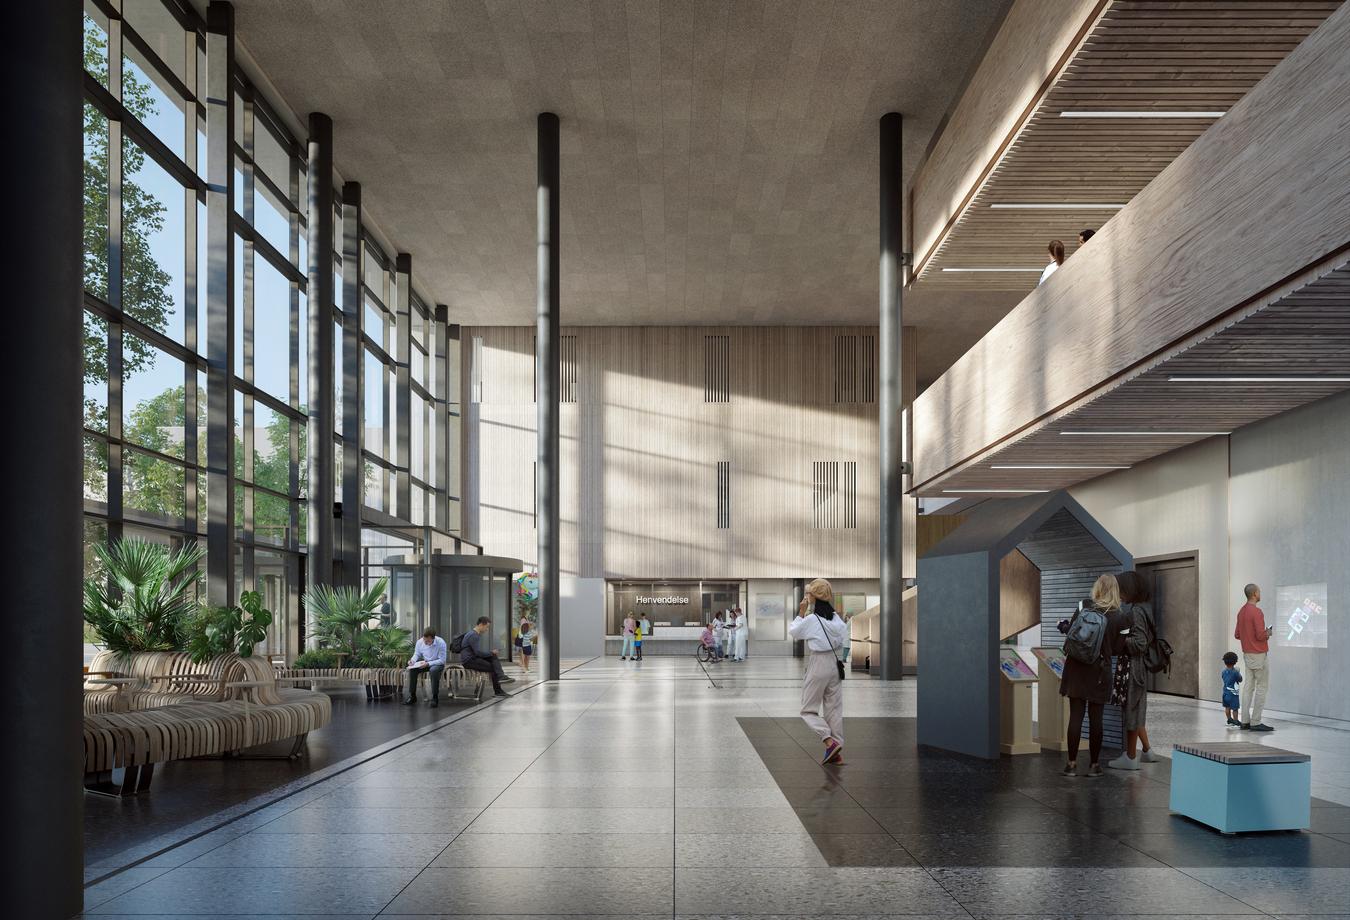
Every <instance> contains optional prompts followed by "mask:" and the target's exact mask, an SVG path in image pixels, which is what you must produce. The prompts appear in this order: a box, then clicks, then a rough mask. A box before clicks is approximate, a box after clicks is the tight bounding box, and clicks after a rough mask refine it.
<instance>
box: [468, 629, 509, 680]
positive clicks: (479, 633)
mask: <svg viewBox="0 0 1350 920" xmlns="http://www.w3.org/2000/svg"><path fill="white" fill-rule="evenodd" d="M491 625H492V621H491V620H489V619H488V618H487V617H479V618H478V623H477V624H475V626H474V628H473V629H471V630H469V631H468V632H466V633H465V634H464V640H463V644H462V650H461V651H460V653H459V660H460V663H461V664H463V665H464V668H465V670H468V671H482V672H483V673H485V674H489V675H491V676H492V693H493V695H494V696H510V694H509V693H507V692H506V691H505V690H503V689H502V676H503V673H504V672H503V669H502V663H501V661H499V660H498V658H497V650H496V649H493V650H492V651H490V652H484V651H482V650H481V648H480V643H482V641H483V636H484V634H486V633H487V631H488V627H490V626H491Z"/></svg>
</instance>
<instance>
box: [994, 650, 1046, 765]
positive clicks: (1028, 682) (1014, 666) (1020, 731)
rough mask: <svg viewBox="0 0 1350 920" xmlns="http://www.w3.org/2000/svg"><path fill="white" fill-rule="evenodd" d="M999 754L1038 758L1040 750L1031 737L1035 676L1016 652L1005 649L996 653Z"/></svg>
mask: <svg viewBox="0 0 1350 920" xmlns="http://www.w3.org/2000/svg"><path fill="white" fill-rule="evenodd" d="M998 670H999V673H1000V674H1002V675H1003V680H1002V681H1000V682H999V709H1000V719H999V750H1000V751H1001V752H1002V753H1004V754H1039V753H1040V750H1041V746H1040V745H1039V744H1037V743H1036V741H1035V739H1034V738H1032V736H1031V688H1032V685H1033V684H1035V683H1036V674H1035V672H1034V671H1032V670H1031V668H1030V667H1028V666H1027V663H1026V662H1025V661H1023V660H1022V656H1021V655H1020V654H1018V651H1017V649H1015V648H1013V647H1011V646H1008V645H1004V646H1000V647H999V650H998Z"/></svg>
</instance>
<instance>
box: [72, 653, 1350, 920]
mask: <svg viewBox="0 0 1350 920" xmlns="http://www.w3.org/2000/svg"><path fill="white" fill-rule="evenodd" d="M709 672H711V673H712V674H713V675H714V676H713V678H712V679H710V678H709ZM800 674H801V665H800V662H797V661H794V660H791V659H751V660H750V661H748V662H745V663H743V664H735V665H731V664H721V665H717V666H715V667H710V668H708V669H706V670H705V669H704V668H702V667H700V666H699V665H698V664H697V663H696V662H695V661H693V660H692V659H689V660H677V659H656V658H653V659H650V660H648V661H646V662H642V663H640V664H633V663H630V662H619V661H615V660H605V661H596V662H593V663H591V664H589V665H586V666H584V667H582V668H579V669H577V670H575V671H573V672H571V673H569V674H568V675H566V676H565V679H564V680H562V681H559V682H556V683H552V684H543V685H539V686H536V687H533V688H531V689H529V690H527V691H525V692H523V693H521V694H520V695H519V696H516V697H514V698H512V699H510V700H506V701H503V702H502V703H501V704H499V705H494V706H491V707H488V708H485V709H482V710H480V711H478V712H476V713H474V714H473V715H470V716H467V717H465V718H463V719H461V720H459V721H457V722H454V723H452V724H450V725H447V726H446V727H445V728H442V729H440V730H437V731H434V732H431V733H430V734H427V735H425V736H424V737H422V738H419V739H417V740H415V741H413V742H411V743H409V744H406V745H404V746H402V747H400V748H398V749H397V750H395V751H392V752H390V753H388V754H385V755H382V756H380V757H377V758H375V759H373V760H371V761H369V762H367V763H365V764H363V765H361V766H359V767H357V768H354V769H352V770H349V771H346V772H344V773H342V774H341V775H339V776H335V777H333V778H331V779H328V780H325V781H323V782H321V783H319V784H317V785H315V786H313V787H312V788H310V789H308V790H306V791H304V792H302V793H299V794H297V795H295V796H292V797H290V798H288V799H286V800H284V801H282V802H278V803H276V804H275V805H272V806H270V807H268V808H265V809H263V810H261V811H259V812H257V813H255V814H252V815H249V816H248V817H246V818H244V819H241V820H239V821H236V822H234V823H232V824H230V825H228V826H227V827H225V828H222V829H220V830H218V831H215V832H213V833H211V834H207V835H205V836H203V837H201V838H198V839H196V840H194V841H192V842H190V843H189V844H187V845H185V846H183V847H179V848H176V849H174V850H171V851H169V852H167V853H164V854H162V855H161V856H159V857H157V858H156V859H155V860H152V861H150V862H148V863H145V864H142V865H140V866H138V867H136V868H134V869H131V870H129V871H127V872H123V873H120V874H118V875H116V876H113V877H112V878H110V879H108V880H106V881H103V882H101V883H99V884H97V885H95V886H92V887H90V888H88V889H86V903H87V905H88V910H89V912H90V914H91V915H99V916H105V915H122V916H138V915H146V914H156V913H158V914H169V915H174V916H185V915H204V914H211V915H215V916H222V917H223V916H252V915H259V914H269V915H300V914H307V915H314V914H319V915H329V916H333V917H338V916H341V917H344V918H358V917H360V918H370V917H375V916H381V917H392V916H400V915H402V916H419V915H422V916H424V915H428V914H432V915H441V916H464V915H478V916H483V917H486V916H504V915H531V916H552V915H572V916H576V915H591V916H594V915H609V916H614V915H619V916H625V917H652V918H655V917H667V918H670V917H686V916H687V917H712V916H733V915H734V916H741V915H758V916H763V915H775V916H784V917H786V916H796V917H808V916H817V917H829V916H854V917H861V916H876V917H880V916H900V915H908V916H914V915H922V916H928V917H950V918H956V917H962V918H968V917H971V916H994V915H1003V916H1008V915H1021V916H1035V917H1045V916H1083V917H1102V916H1143V915H1153V916H1176V915H1189V916H1198V915H1210V916H1214V917H1220V916H1222V917H1230V916H1232V915H1237V914H1261V913H1265V914H1268V915H1278V916H1295V915H1312V914H1319V915H1326V914H1335V913H1340V914H1344V913H1345V912H1346V910H1347V905H1350V807H1346V806H1345V805H1342V804H1335V803H1332V802H1329V801H1326V799H1327V796H1326V795H1324V794H1323V793H1321V792H1318V793H1317V794H1318V795H1320V796H1321V797H1322V799H1323V801H1321V802H1319V803H1318V807H1317V808H1316V809H1315V815H1314V819H1313V821H1314V827H1313V831H1312V832H1311V833H1291V834H1269V835H1256V836H1251V837H1247V836H1243V837H1222V836H1220V835H1217V834H1214V833H1212V832H1210V831H1208V830H1206V829H1204V828H1200V827H1198V826H1196V825H1193V824H1190V823H1189V822H1186V821H1184V820H1182V819H1178V818H1173V817H1171V816H1169V815H1168V813H1167V808H1166V789H1167V785H1166V779H1167V767H1168V764H1167V762H1165V761H1164V762H1163V763H1159V764H1156V765H1153V766H1150V767H1148V768H1146V771H1147V772H1143V773H1140V774H1134V775H1122V774H1114V773H1113V774H1110V775H1108V776H1106V777H1104V778H1102V779H1098V780H1088V779H1086V778H1083V779H1077V780H1066V779H1061V778H1060V777H1058V776H1056V775H1055V771H1056V769H1057V767H1058V766H1059V761H1058V759H1057V758H1053V757H1049V756H1046V757H1040V756H1031V757H1025V758H1019V759H1018V760H1017V761H1016V762H1014V761H1011V760H1009V759H1006V758H1005V759H1004V760H1002V761H999V762H995V763H984V762H980V761H975V760H970V759H967V758H960V757H953V756H948V755H942V754H937V753H934V752H920V751H917V750H916V749H915V747H914V745H913V743H912V739H913V722H912V717H913V715H914V701H915V696H914V690H915V685H914V683H913V682H908V683H905V684H902V685H900V686H896V685H887V684H881V683H879V682H874V681H868V680H850V681H849V682H848V684H847V685H846V688H845V701H846V702H845V707H846V729H847V734H848V761H849V762H848V765H847V766H845V767H841V768H831V769H829V770H826V769H823V768H821V767H820V766H818V765H816V764H815V763H814V757H815V755H816V748H817V744H816V742H815V741H814V739H812V738H811V737H810V736H809V735H808V734H806V733H805V732H804V730H803V726H801V724H800V722H799V721H798V720H797V719H796V718H795V714H796V711H797V708H798V699H799V695H798V687H799V680H800ZM1153 713H1154V720H1153V721H1154V724H1153V726H1152V730H1153V736H1154V738H1155V742H1156V743H1157V745H1158V748H1159V750H1160V751H1163V752H1164V753H1165V749H1164V742H1165V741H1171V740H1183V739H1186V740H1189V739H1192V738H1201V737H1205V733H1207V732H1210V731H1211V730H1212V729H1211V725H1212V723H1215V722H1216V721H1219V720H1221V718H1222V716H1221V715H1219V714H1218V713H1217V710H1215V709H1214V708H1213V707H1208V706H1207V707H1199V706H1193V705H1191V704H1189V703H1185V702H1179V703H1174V702H1171V701H1168V700H1161V699H1160V700H1158V701H1156V702H1155V704H1154V706H1153ZM1216 715H1217V716H1218V719H1217V720H1216ZM1276 725H1277V727H1278V728H1280V729H1281V731H1280V732H1279V733H1278V734H1277V735H1275V736H1273V738H1272V739H1271V741H1272V743H1274V741H1275V740H1276V739H1278V743H1279V744H1280V745H1281V746H1284V747H1290V748H1294V749H1302V750H1313V756H1314V775H1315V779H1316V781H1317V782H1318V787H1319V789H1332V790H1334V789H1339V788H1342V787H1340V786H1337V785H1336V782H1335V781H1336V780H1338V779H1343V777H1344V773H1343V772H1340V767H1341V766H1342V765H1343V764H1344V760H1345V757H1346V755H1347V754H1350V732H1346V731H1341V730H1338V729H1336V728H1332V727H1327V726H1320V725H1301V726H1293V725H1286V724H1284V723H1281V722H1279V721H1278V720H1277V721H1276ZM1319 768H1322V769H1321V772H1319Z"/></svg>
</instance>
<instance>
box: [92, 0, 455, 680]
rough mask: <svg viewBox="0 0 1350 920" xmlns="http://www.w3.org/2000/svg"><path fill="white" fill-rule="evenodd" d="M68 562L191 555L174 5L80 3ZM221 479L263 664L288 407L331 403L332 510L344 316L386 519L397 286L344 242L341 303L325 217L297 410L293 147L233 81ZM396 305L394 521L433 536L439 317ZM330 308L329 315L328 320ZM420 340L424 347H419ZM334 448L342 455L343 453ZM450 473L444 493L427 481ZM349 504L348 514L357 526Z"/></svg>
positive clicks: (191, 399)
mask: <svg viewBox="0 0 1350 920" xmlns="http://www.w3.org/2000/svg"><path fill="white" fill-rule="evenodd" d="M83 59H84V69H85V72H86V76H87V78H86V80H85V95H84V232H83V245H84V267H83V270H84V287H85V297H84V306H85V313H84V418H83V423H84V475H83V480H84V482H83V488H84V506H85V550H86V552H85V567H86V571H87V572H88V573H89V574H90V575H95V574H97V573H96V567H97V563H96V557H95V556H94V553H93V548H94V546H96V545H98V544H102V543H107V542H109V541H112V540H116V539H119V538H121V537H123V536H138V537H142V538H144V539H148V540H152V541H156V542H160V543H163V544H166V545H170V546H176V545H181V544H183V543H184V542H186V541H189V540H197V541H199V542H201V541H205V540H206V539H207V534H208V528H207V526H206V519H207V514H206V509H207V502H206V490H207V477H206V475H205V468H206V441H207V437H206V435H207V428H208V423H209V422H210V421H211V419H209V418H208V412H207V405H208V402H207V395H208V393H207V374H206V371H207V354H208V348H207V346H208V344H216V343H208V341H207V332H208V327H209V323H208V316H207V310H208V303H207V299H206V274H207V271H206V269H207V265H208V262H209V260H208V258H207V240H208V237H207V219H208V218H207V209H206V191H207V188H206V162H207V155H206V154H207V141H208V138H207V135H206V106H205V100H204V98H203V96H204V93H205V85H206V39H205V27H204V23H203V22H202V21H201V19H200V18H199V17H198V16H197V14H196V13H195V12H193V11H192V9H191V8H190V7H189V6H188V5H187V4H186V3H180V2H176V0H121V2H120V3H119V2H107V0H86V2H85V7H84V34H83ZM233 94H234V106H235V117H234V124H233V132H234V135H235V137H234V146H233V149H232V150H230V152H229V153H230V157H231V160H232V163H233V169H234V184H235V191H234V200H233V202H232V212H233V213H232V214H231V216H230V235H229V238H230V245H231V246H232V247H233V256H234V279H233V281H234V299H233V302H232V303H230V304H229V305H228V309H229V310H230V311H231V313H232V319H233V337H234V338H233V341H232V342H230V343H229V345H230V346H231V349H232V351H233V364H232V367H231V368H230V372H231V373H230V375H229V381H228V389H229V392H228V394H227V395H228V405H229V406H230V407H231V409H232V412H233V417H234V427H233V431H232V436H233V463H232V468H231V470H230V471H229V472H230V476H231V477H232V480H233V486H234V494H235V503H234V508H233V515H234V523H235V527H236V534H235V540H236V542H235V545H234V546H233V547H231V550H232V552H233V558H234V560H235V566H236V572H235V581H234V584H233V585H232V586H231V587H232V590H233V591H234V592H235V595H236V596H237V594H238V592H240V591H243V590H257V591H259V592H261V593H262V594H263V596H264V600H265V602H266V603H267V605H268V606H269V607H270V609H272V610H273V612H274V613H275V614H276V619H275V621H274V627H273V630H272V633H271V634H270V635H269V637H268V643H267V646H266V649H265V650H266V651H268V652H292V653H293V652H294V651H296V650H297V649H296V647H295V644H296V641H297V640H298V636H299V623H300V616H299V614H300V610H299V594H300V587H301V579H300V573H301V571H302V562H303V556H304V553H305V552H306V549H307V547H306V539H307V529H308V523H309V522H308V521H307V513H306V512H307V504H306V497H307V495H308V482H307V480H308V443H307V441H308V434H309V429H308V410H309V405H310V402H311V398H312V397H314V396H316V395H321V396H322V397H323V398H331V399H334V400H335V406H336V407H337V411H336V412H335V417H336V426H335V430H334V431H332V432H329V433H327V435H326V436H328V437H332V438H334V440H335V444H336V448H337V449H336V456H335V461H336V462H335V467H336V469H335V472H336V488H335V494H334V496H333V498H334V500H335V501H340V500H341V497H342V484H343V482H342V459H343V440H342V434H343V431H342V412H341V408H340V407H341V405H342V396H343V372H342V368H343V357H344V355H343V347H344V345H343V337H342V334H341V325H342V322H343V320H344V316H345V313H347V312H351V311H356V315H359V318H360V325H361V328H362V337H361V341H360V344H359V346H358V347H359V348H360V351H361V353H360V356H359V357H360V358H361V361H360V366H361V370H362V381H361V382H362V386H363V388H364V395H365V398H364V404H363V405H362V407H361V408H362V417H363V420H362V425H361V427H362V434H363V438H364V444H363V448H364V449H363V452H362V464H361V473H360V475H361V476H362V477H363V478H364V485H365V495H366V502H365V504H366V505H367V506H368V507H369V508H373V509H376V510H378V511H381V512H388V513H393V512H394V511H395V510H398V511H399V513H400V514H402V513H403V509H395V508H394V507H393V506H394V504H395V502H394V497H395V495H396V493H397V473H398V472H400V470H399V467H398V457H397V456H396V447H397V444H398V436H399V432H398V416H397V413H396V411H395V408H396V406H397V404H398V398H397V397H398V389H399V377H398V373H397V370H398V368H397V367H396V365H395V362H394V356H395V355H396V354H398V353H399V352H398V351H397V349H396V347H395V344H394V343H395V341H396V340H395V335H396V334H397V333H398V332H399V330H398V328H397V318H396V315H395V307H394V305H395V304H396V303H399V302H400V301H399V300H398V294H399V292H398V290H397V285H398V283H399V276H398V275H397V273H396V272H395V271H394V264H393V260H392V259H390V258H389V257H388V255H387V254H386V253H385V252H384V251H383V250H382V249H381V248H380V247H379V246H378V245H377V244H376V243H375V242H374V241H373V240H371V239H369V238H368V237H367V236H366V235H365V234H363V239H362V244H361V255H360V258H361V259H362V261H363V268H364V274H365V279H364V286H363V288H362V290H361V291H360V293H359V296H358V297H354V298H347V299H350V300H352V301H354V302H350V303H345V302H344V292H343V290H342V268H343V266H342V234H341V226H342V219H341V203H340V202H335V205H336V207H337V212H336V227H337V228H338V230H337V233H336V234H335V239H334V251H333V253H332V260H333V273H334V278H335V282H336V283H335V287H336V291H335V293H336V297H335V307H336V310H337V312H336V313H335V315H334V316H333V317H331V318H328V317H324V318H323V320H322V321H324V322H333V323H335V329H336V334H335V336H334V354H333V360H334V362H335V373H334V380H335V381H336V386H335V388H334V392H333V393H331V394H310V393H309V392H308V384H309V373H308V362H309V354H308V350H309V323H310V321H311V311H310V307H309V300H308V292H307V289H306V288H307V273H308V252H307V248H308V227H307V218H308V215H307V213H306V207H307V200H306V195H305V189H306V183H307V176H306V174H305V168H306V163H305V158H304V149H303V147H302V145H301V144H300V143H299V141H298V140H297V138H296V137H295V136H294V135H293V134H291V133H290V132H289V131H288V130H287V127H286V123H285V122H284V121H283V119H282V118H281V117H280V116H279V115H278V114H277V112H278V109H277V108H276V107H274V106H272V105H270V104H269V101H268V100H267V99H265V98H263V96H262V95H261V94H260V93H259V92H258V90H257V88H256V87H254V86H252V85H251V84H250V83H249V82H248V81H247V80H246V79H244V78H243V77H242V76H237V77H236V83H235V86H234V87H233ZM406 293H408V294H409V295H410V301H409V302H410V303H411V305H412V309H411V317H410V331H411V342H412V347H411V351H410V358H409V362H410V367H409V379H410V383H409V388H410V392H409V394H408V395H409V398H410V404H411V408H412V414H411V418H410V421H409V431H408V435H409V438H410V445H411V448H412V452H411V457H410V461H409V469H408V472H409V475H410V479H411V484H412V489H413V492H412V495H413V501H412V507H411V508H410V509H407V511H408V516H410V517H411V518H412V519H413V521H415V522H417V523H426V524H430V525H435V524H437V523H438V522H437V521H436V520H435V517H436V515H435V513H434V510H433V509H435V508H436V507H437V504H436V503H437V501H438V500H439V501H444V500H445V494H446V492H447V490H450V491H451V493H452V494H458V491H459V485H458V474H457V472H456V473H455V475H454V476H453V477H450V476H448V475H447V472H446V471H444V470H440V471H438V469H437V455H436V451H435V444H436V443H437V438H438V437H442V434H440V433H438V431H437V428H438V422H437V407H438V406H443V405H444V400H445V399H446V395H445V389H444V388H445V386H446V382H445V381H444V380H437V379H436V376H435V375H436V374H437V373H438V371H437V367H438V365H437V364H436V360H435V359H436V356H437V355H438V354H440V355H443V354H445V349H446V343H445V342H444V341H443V339H444V337H445V334H446V333H445V328H446V327H445V323H444V322H440V323H437V322H436V321H435V318H434V312H433V310H431V309H430V308H429V307H428V306H427V304H426V301H425V300H423V299H421V298H419V297H417V296H416V295H413V294H412V292H411V291H409V292H406ZM344 311H345V312H344ZM436 336H440V337H441V339H442V341H440V342H439V343H438V341H437V339H436ZM352 443H355V439H354V438H353V439H352ZM451 478H453V479H454V484H453V485H451V484H450V483H449V481H448V480H450V479H451ZM361 510H362V509H356V513H360V512H361Z"/></svg>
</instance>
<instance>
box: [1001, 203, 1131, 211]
mask: <svg viewBox="0 0 1350 920" xmlns="http://www.w3.org/2000/svg"><path fill="white" fill-rule="evenodd" d="M989 207H990V209H991V210H995V211H1119V210H1120V209H1121V208H1123V207H1125V205H1123V204H991V205H990V206H989Z"/></svg>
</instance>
